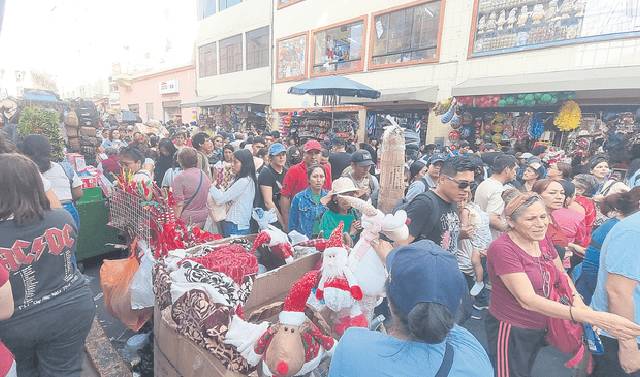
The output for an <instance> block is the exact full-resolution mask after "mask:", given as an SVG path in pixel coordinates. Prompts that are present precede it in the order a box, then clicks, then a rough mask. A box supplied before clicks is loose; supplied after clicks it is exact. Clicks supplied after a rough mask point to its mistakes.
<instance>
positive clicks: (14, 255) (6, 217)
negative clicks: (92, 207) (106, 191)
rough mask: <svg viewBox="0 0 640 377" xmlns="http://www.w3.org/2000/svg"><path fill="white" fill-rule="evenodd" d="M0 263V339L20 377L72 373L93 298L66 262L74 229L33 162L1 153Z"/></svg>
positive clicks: (77, 368) (73, 242)
mask: <svg viewBox="0 0 640 377" xmlns="http://www.w3.org/2000/svg"><path fill="white" fill-rule="evenodd" d="M0 176H1V177H2V179H3V183H2V184H1V185H0V262H1V263H3V264H4V267H5V268H6V269H7V270H8V271H9V274H10V275H9V281H10V282H11V288H12V294H13V299H14V314H13V317H11V319H8V320H5V321H0V339H2V341H3V342H4V343H5V345H6V346H7V347H8V348H9V349H10V350H11V351H12V352H13V354H14V355H15V357H16V364H17V366H18V369H17V370H18V375H19V376H38V375H42V376H64V377H67V376H68V377H71V376H73V377H77V376H80V374H81V372H82V352H83V346H84V342H85V339H86V337H87V335H88V334H89V330H90V329H91V324H92V322H93V317H94V315H95V304H94V302H93V296H92V294H91V291H90V290H89V287H88V286H87V285H86V283H85V280H84V279H83V278H82V275H81V274H80V272H79V271H78V270H77V268H76V265H75V264H74V263H72V262H71V256H72V255H73V254H74V252H75V248H76V244H77V228H76V225H75V222H74V221H73V219H72V218H71V215H69V213H67V212H66V211H65V210H64V209H50V205H49V201H48V200H47V198H46V196H45V194H44V189H43V185H42V180H41V178H40V174H39V173H38V168H37V167H36V165H35V164H34V163H33V162H32V161H31V160H30V159H29V158H27V157H26V156H22V155H19V154H4V155H0Z"/></svg>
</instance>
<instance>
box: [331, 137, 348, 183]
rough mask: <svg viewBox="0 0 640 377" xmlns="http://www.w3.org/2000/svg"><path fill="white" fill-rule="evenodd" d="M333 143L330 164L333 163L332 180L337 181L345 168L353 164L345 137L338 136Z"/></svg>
mask: <svg viewBox="0 0 640 377" xmlns="http://www.w3.org/2000/svg"><path fill="white" fill-rule="evenodd" d="M332 144H333V146H332V148H331V154H330V155H329V164H331V180H332V181H335V180H336V179H338V178H340V177H341V176H342V172H343V171H344V169H345V168H346V167H347V166H349V165H350V164H351V154H350V153H347V152H346V149H345V148H346V146H347V144H346V143H345V141H344V140H343V139H341V138H336V139H335V140H334V141H333V143H332Z"/></svg>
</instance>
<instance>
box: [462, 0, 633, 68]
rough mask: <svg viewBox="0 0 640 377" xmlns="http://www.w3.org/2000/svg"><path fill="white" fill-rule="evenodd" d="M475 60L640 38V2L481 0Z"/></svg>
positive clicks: (476, 29) (478, 0)
mask: <svg viewBox="0 0 640 377" xmlns="http://www.w3.org/2000/svg"><path fill="white" fill-rule="evenodd" d="M475 6H476V14H477V15H476V18H475V20H474V23H475V25H474V28H473V33H474V35H473V46H471V51H472V55H473V56H485V55H494V54H502V53H510V52H517V51H524V50H531V49H539V48H545V47H550V46H557V45H564V44H571V43H583V42H592V41H599V40H607V39H615V38H626V37H631V36H640V2H638V1H628V0H607V1H602V0H562V1H559V0H540V1H538V2H535V1H533V2H532V1H530V0H476V3H475Z"/></svg>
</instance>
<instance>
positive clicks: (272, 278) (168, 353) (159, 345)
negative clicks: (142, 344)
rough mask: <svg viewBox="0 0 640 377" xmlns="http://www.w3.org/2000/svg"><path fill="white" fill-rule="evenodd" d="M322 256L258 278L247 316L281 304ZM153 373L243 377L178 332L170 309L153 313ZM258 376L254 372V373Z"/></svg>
mask: <svg viewBox="0 0 640 377" xmlns="http://www.w3.org/2000/svg"><path fill="white" fill-rule="evenodd" d="M320 257H321V255H320V254H319V253H316V254H311V255H307V256H304V257H302V258H300V259H298V260H296V261H294V262H293V263H291V264H287V265H284V266H282V267H280V268H278V269H276V270H273V271H269V272H267V273H264V274H262V275H259V276H258V278H257V279H256V281H255V282H254V284H253V290H252V291H251V295H250V296H249V298H248V299H247V303H246V305H245V313H246V314H247V317H248V316H249V315H250V314H251V313H252V312H253V311H254V310H256V309H259V308H261V307H263V306H265V305H268V304H271V303H274V302H277V301H282V300H283V299H284V297H285V296H286V295H287V293H288V292H289V289H290V288H291V285H292V284H293V283H294V282H295V281H296V280H298V279H300V278H301V277H302V276H303V275H304V274H306V273H307V272H308V271H310V270H311V269H313V268H314V267H315V266H316V264H317V263H318V261H319V260H320ZM154 334H155V343H154V344H155V350H154V358H155V359H154V373H155V376H156V377H244V375H241V374H238V373H235V372H231V371H229V370H227V369H226V368H225V366H224V365H223V364H222V363H221V362H220V361H219V360H218V359H217V358H216V357H215V356H214V355H212V354H211V353H209V352H207V351H206V350H205V349H204V348H202V347H200V346H199V345H197V344H196V343H194V342H193V341H191V340H189V339H187V338H186V337H184V336H182V335H179V334H178V333H177V332H176V331H175V323H174V322H173V319H171V309H170V308H166V309H165V310H164V311H163V312H161V311H160V310H159V309H158V308H157V307H156V309H155V314H154ZM254 375H255V373H254Z"/></svg>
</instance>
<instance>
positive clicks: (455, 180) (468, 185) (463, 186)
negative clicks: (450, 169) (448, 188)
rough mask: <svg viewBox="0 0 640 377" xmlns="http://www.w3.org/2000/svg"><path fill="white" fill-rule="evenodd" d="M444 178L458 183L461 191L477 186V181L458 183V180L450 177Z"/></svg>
mask: <svg viewBox="0 0 640 377" xmlns="http://www.w3.org/2000/svg"><path fill="white" fill-rule="evenodd" d="M444 177H445V178H446V179H448V180H450V181H451V182H454V183H456V184H457V185H458V188H459V189H460V190H465V189H467V188H469V187H473V186H474V185H475V184H476V182H475V181H471V182H469V181H458V180H457V179H455V178H451V177H449V176H448V175H445V176H444Z"/></svg>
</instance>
